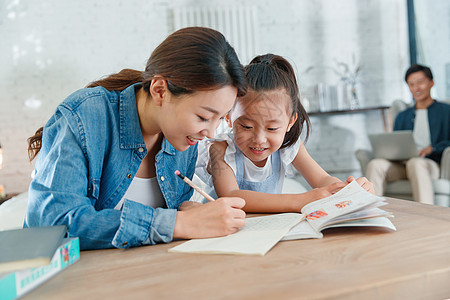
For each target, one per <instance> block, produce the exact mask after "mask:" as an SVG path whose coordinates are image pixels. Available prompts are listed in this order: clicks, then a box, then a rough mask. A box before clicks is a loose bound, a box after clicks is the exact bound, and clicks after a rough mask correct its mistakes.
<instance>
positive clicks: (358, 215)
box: [169, 181, 395, 255]
mask: <svg viewBox="0 0 450 300" xmlns="http://www.w3.org/2000/svg"><path fill="white" fill-rule="evenodd" d="M384 204H386V203H385V202H384V198H383V197H378V196H375V195H372V194H370V193H368V192H367V191H365V190H364V189H363V188H362V187H361V186H360V185H359V184H358V183H357V182H356V181H353V182H351V183H350V184H348V185H346V186H345V187H344V188H343V189H341V190H340V191H339V192H337V193H336V194H334V195H332V196H330V197H327V198H323V199H320V200H317V201H314V202H311V203H309V204H307V205H305V206H304V207H303V209H302V210H301V214H298V213H285V214H275V215H269V216H263V217H253V218H247V219H246V224H245V226H244V228H241V229H240V230H239V231H238V232H236V233H233V234H230V235H228V236H225V237H217V238H207V239H193V240H190V241H187V242H185V243H183V244H180V245H178V246H175V247H173V248H171V249H169V252H175V253H208V254H245V255H264V254H266V253H267V251H269V250H270V249H271V248H272V247H273V246H274V245H275V244H276V243H277V242H278V241H280V240H281V239H282V240H294V239H306V238H321V237H322V233H321V230H323V229H325V228H330V227H341V226H381V227H386V228H389V229H392V230H395V227H394V225H393V224H392V223H391V221H390V220H389V219H388V218H387V217H388V216H391V214H390V213H388V212H386V211H384V210H382V209H380V208H379V207H380V206H382V205H384Z"/></svg>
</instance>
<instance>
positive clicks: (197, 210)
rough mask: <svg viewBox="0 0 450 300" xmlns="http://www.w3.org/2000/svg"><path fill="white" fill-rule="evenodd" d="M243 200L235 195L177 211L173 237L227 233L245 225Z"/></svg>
mask: <svg viewBox="0 0 450 300" xmlns="http://www.w3.org/2000/svg"><path fill="white" fill-rule="evenodd" d="M244 205H245V201H244V199H242V198H237V197H224V198H219V199H217V200H216V201H214V202H209V203H206V204H202V205H195V206H193V207H191V208H189V209H187V210H183V211H179V212H177V218H176V221H175V229H174V232H173V238H182V239H192V238H210V237H219V236H225V235H229V234H231V233H234V232H236V231H238V230H239V228H242V227H244V226H245V212H244V211H243V210H242V209H241V208H242V207H244Z"/></svg>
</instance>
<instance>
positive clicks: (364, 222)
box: [324, 217, 397, 231]
mask: <svg viewBox="0 0 450 300" xmlns="http://www.w3.org/2000/svg"><path fill="white" fill-rule="evenodd" d="M360 226H361V227H362V226H376V227H385V228H389V229H391V230H394V231H395V230H397V228H395V226H394V224H392V222H391V220H389V219H388V218H386V217H373V218H368V219H360V220H352V221H347V222H341V223H339V224H330V225H326V226H325V227H324V229H325V228H333V227H360Z"/></svg>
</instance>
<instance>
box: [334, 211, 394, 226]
mask: <svg viewBox="0 0 450 300" xmlns="http://www.w3.org/2000/svg"><path fill="white" fill-rule="evenodd" d="M375 217H393V215H392V213H390V212H387V211H385V210H382V209H379V208H376V207H375V208H369V209H364V210H358V211H355V212H352V213H349V214H346V215H343V216H340V217H337V218H334V219H333V220H331V221H330V222H329V223H328V224H334V223H338V222H343V221H351V220H359V219H368V218H375Z"/></svg>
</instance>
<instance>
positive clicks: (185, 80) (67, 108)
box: [25, 27, 246, 249]
mask: <svg viewBox="0 0 450 300" xmlns="http://www.w3.org/2000/svg"><path fill="white" fill-rule="evenodd" d="M245 92H246V86H245V79H244V74H243V69H242V66H241V64H240V63H239V60H238V58H237V56H236V53H235V51H234V50H233V48H232V47H231V46H230V45H229V44H228V42H227V41H226V40H225V38H224V37H223V35H222V34H220V33H219V32H217V31H215V30H212V29H208V28H201V27H191V28H184V29H181V30H179V31H177V32H175V33H173V34H171V35H170V36H169V37H167V38H166V39H165V40H164V41H163V42H162V43H161V45H159V46H158V47H157V48H156V49H155V50H154V52H153V53H152V55H151V56H150V58H149V60H148V62H147V66H146V68H145V71H144V72H138V71H135V70H129V69H125V70H122V71H121V72H119V73H118V74H114V75H111V76H109V77H107V78H105V79H102V80H99V81H96V82H93V83H91V84H90V85H89V86H88V88H85V89H81V90H79V91H76V92H75V93H73V94H72V95H70V96H69V97H68V98H67V99H66V100H64V101H63V102H62V103H61V104H60V105H59V106H58V108H57V110H56V112H55V114H54V115H53V116H52V117H51V118H50V120H49V121H48V123H47V124H46V125H45V127H44V128H40V129H39V130H38V131H37V132H36V134H35V135H34V136H33V137H31V138H30V139H29V151H30V159H33V158H34V157H35V156H36V155H37V154H38V152H39V156H38V158H37V161H36V166H35V178H34V179H33V181H32V182H31V185H30V188H29V205H28V211H27V214H26V217H25V227H31V226H48V225H59V224H64V225H67V227H68V236H69V237H79V238H80V243H81V248H82V249H99V248H110V247H118V248H128V247H133V246H139V245H143V244H156V243H161V242H170V241H171V240H172V239H174V238H203V237H214V236H223V235H227V234H230V233H233V232H235V231H237V230H238V229H239V228H241V227H243V226H244V224H245V213H244V212H243V211H242V210H241V208H242V207H243V206H244V204H245V202H244V200H243V199H240V198H231V197H230V198H220V199H218V200H217V201H214V202H211V203H208V204H205V205H192V204H191V205H189V204H188V203H189V202H185V201H187V200H189V199H190V197H191V195H192V192H193V191H192V189H191V188H190V187H189V186H187V185H186V184H185V183H184V182H183V181H182V180H180V179H179V178H178V177H177V176H176V175H175V174H174V171H175V170H177V169H178V170H180V171H181V172H182V173H183V174H184V175H186V176H188V177H190V178H192V176H193V173H194V167H195V162H196V159H197V142H198V141H199V140H201V139H203V138H204V137H209V138H211V137H213V136H214V131H215V129H216V128H217V126H218V125H219V123H220V120H221V119H222V118H223V117H224V116H225V114H226V113H227V112H228V111H229V110H230V109H231V108H232V106H233V104H234V101H235V98H236V96H237V95H243V94H245ZM177 209H179V210H177Z"/></svg>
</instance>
